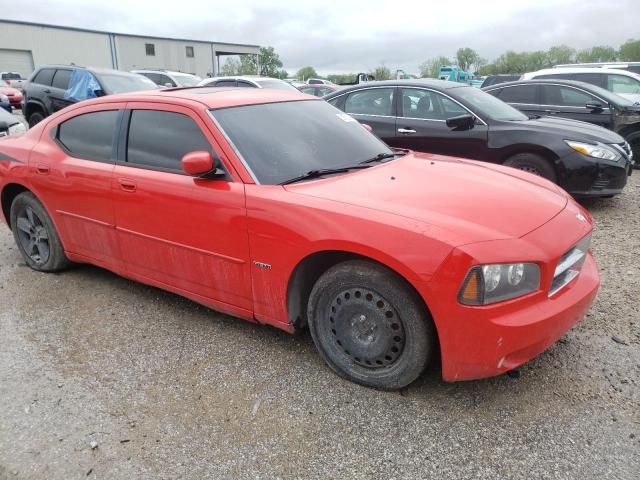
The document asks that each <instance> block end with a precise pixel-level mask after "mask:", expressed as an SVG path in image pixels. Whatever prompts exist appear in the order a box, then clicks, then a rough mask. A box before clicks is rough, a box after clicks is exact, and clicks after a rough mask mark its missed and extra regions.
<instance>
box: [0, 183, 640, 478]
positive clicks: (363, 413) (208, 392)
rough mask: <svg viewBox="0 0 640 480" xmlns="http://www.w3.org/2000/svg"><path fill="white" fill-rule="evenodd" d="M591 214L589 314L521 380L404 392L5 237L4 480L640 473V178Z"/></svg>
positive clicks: (429, 383)
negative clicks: (34, 263) (593, 261)
mask: <svg viewBox="0 0 640 480" xmlns="http://www.w3.org/2000/svg"><path fill="white" fill-rule="evenodd" d="M587 206H588V208H589V210H590V211H591V213H592V214H593V215H594V217H595V219H596V232H595V239H594V242H595V246H594V251H595V254H596V258H597V260H598V262H599V264H600V268H601V272H602V281H603V286H602V290H601V291H600V294H599V296H598V299H597V301H596V303H595V305H594V306H593V308H592V310H591V312H590V313H589V314H588V315H587V317H586V318H585V319H584V321H583V322H581V323H580V324H579V325H578V326H577V327H576V328H574V329H573V330H572V331H570V332H569V333H568V334H567V335H566V336H565V337H564V338H563V339H562V341H561V342H560V343H558V344H557V345H555V346H554V347H553V348H551V349H550V350H549V351H547V352H546V353H544V354H543V355H542V356H540V357H539V358H538V359H536V360H534V361H532V362H530V363H529V364H527V365H526V366H524V367H523V368H521V369H520V373H521V375H520V377H519V378H510V377H508V376H503V377H500V378H494V379H489V380H483V381H475V382H467V383H458V384H446V383H444V382H442V381H441V380H440V379H439V377H438V372H437V370H436V369H432V370H431V371H429V372H427V373H426V374H425V375H424V376H423V377H422V378H421V379H420V380H419V381H418V382H417V383H416V384H414V385H413V386H411V387H410V388H409V389H408V390H406V391H403V392H401V393H386V392H378V391H375V390H370V389H366V388H362V387H359V386H357V385H355V384H352V383H349V382H347V381H344V380H341V379H340V378H338V377H337V376H336V375H334V374H333V373H331V372H330V371H329V369H328V368H327V367H325V365H324V364H323V363H322V361H321V360H320V358H319V356H318V355H316V353H315V351H314V348H313V345H312V342H311V339H310V337H309V335H308V334H307V333H303V334H300V335H298V336H294V337H291V336H288V335H286V334H284V333H282V332H279V331H277V330H274V329H272V328H268V327H262V326H257V325H252V324H249V323H246V322H242V321H239V320H235V319H233V318H230V317H227V316H225V315H220V314H217V313H215V312H212V311H210V310H207V309H205V308H203V307H200V306H198V305H196V304H194V303H191V302H189V301H187V300H184V299H181V298H179V297H177V296H174V295H171V294H167V293H164V292H162V291H160V290H156V289H153V288H149V287H145V286H143V285H139V284H136V283H133V282H130V281H128V280H125V279H122V278H120V277H117V276H115V275H112V274H111V273H108V272H106V271H103V270H100V269H97V268H92V267H86V266H83V267H78V268H75V269H73V270H71V271H68V272H65V273H62V274H57V275H45V274H39V273H35V272H33V271H31V270H30V269H28V268H27V267H26V266H25V265H24V263H23V262H22V259H21V258H20V256H19V254H18V251H17V249H16V247H14V243H13V238H12V236H11V233H10V232H9V230H8V229H7V228H6V226H4V225H0V305H1V306H2V307H1V309H0V332H1V335H0V478H2V479H5V478H9V479H13V478H20V479H23V478H24V479H43V478H47V479H74V478H78V479H80V478H194V479H203V478H212V479H226V478H230V479H231V478H234V479H235V478H355V479H358V478H389V479H391V478H396V479H401V478H487V479H488V478H531V479H533V478H536V479H538V478H539V479H555V478H558V479H565V478H582V479H603V478H612V479H614V478H615V479H637V478H640V389H639V386H640V348H639V347H640V314H639V313H638V312H639V307H640V305H639V301H638V300H639V295H638V291H640V261H639V260H638V258H639V257H638V252H640V172H638V171H636V172H635V175H634V176H633V177H632V179H631V183H630V185H629V186H628V187H627V189H626V191H625V193H624V195H622V196H620V197H618V198H614V199H610V200H601V201H592V202H589V203H588V204H587ZM93 442H95V443H93Z"/></svg>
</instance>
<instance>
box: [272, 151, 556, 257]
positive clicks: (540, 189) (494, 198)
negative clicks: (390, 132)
mask: <svg viewBox="0 0 640 480" xmlns="http://www.w3.org/2000/svg"><path fill="white" fill-rule="evenodd" d="M284 188H285V189H286V190H287V191H288V192H292V193H296V194H300V195H309V196H314V197H319V198H323V199H327V200H332V201H335V202H340V203H343V204H350V205H355V206H358V207H363V208H368V209H373V210H378V211H381V212H385V213H389V214H394V215H399V216H402V217H406V218H410V219H413V220H417V221H420V222H424V223H426V224H428V225H432V226H435V227H438V228H441V229H445V230H447V231H449V232H451V235H450V237H449V238H450V241H451V242H452V243H455V244H456V245H454V246H457V245H462V244H466V243H474V242H479V241H487V240H498V239H506V238H518V237H522V236H523V235H526V234H527V233H529V232H531V231H532V230H535V229H536V228H538V227H540V226H541V225H543V224H545V223H546V222H548V221H549V220H551V219H552V218H553V217H554V216H556V215H557V214H558V213H559V212H560V211H562V210H563V209H564V208H565V206H566V204H567V201H568V195H567V194H566V193H565V192H564V191H563V190H561V189H560V188H559V187H557V186H556V185H554V184H553V183H551V182H548V181H547V180H545V179H543V178H540V177H536V176H535V175H532V174H528V173H526V172H522V171H519V170H515V169H512V168H509V167H502V166H499V165H493V164H488V163H483V162H475V161H472V160H463V159H457V158H453V157H445V156H441V155H432V154H427V153H409V154H407V155H405V156H403V157H401V158H398V159H396V160H392V161H390V162H387V163H384V164H380V165H377V166H375V167H371V168H368V169H365V170H358V171H352V172H350V173H347V174H341V175H335V176H331V177H328V178H324V179H319V180H312V181H307V182H302V183H296V184H291V185H287V186H285V187H284Z"/></svg>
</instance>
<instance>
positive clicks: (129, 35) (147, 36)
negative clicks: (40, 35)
mask: <svg viewBox="0 0 640 480" xmlns="http://www.w3.org/2000/svg"><path fill="white" fill-rule="evenodd" d="M0 23H13V24H17V25H30V26H32V27H43V28H57V29H60V30H73V31H76V32H87V33H100V34H103V35H118V36H120V37H137V38H150V39H154V40H173V41H176V42H192V43H215V44H216V45H230V46H239V47H252V48H260V45H252V44H248V43H229V42H215V41H211V40H193V39H189V38H175V37H157V36H154V35H136V34H132V33H119V32H109V31H106V30H92V29H88V28H78V27H70V26H66V25H51V24H48V23H34V22H26V21H23V20H7V19H4V18H3V19H0Z"/></svg>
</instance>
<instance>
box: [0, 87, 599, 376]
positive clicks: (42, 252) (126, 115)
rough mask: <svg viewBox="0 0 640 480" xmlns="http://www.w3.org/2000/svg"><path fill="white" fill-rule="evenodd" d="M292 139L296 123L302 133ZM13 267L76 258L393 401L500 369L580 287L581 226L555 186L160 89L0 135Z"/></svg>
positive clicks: (559, 329)
mask: <svg viewBox="0 0 640 480" xmlns="http://www.w3.org/2000/svg"><path fill="white" fill-rule="evenodd" d="M310 127H311V128H310ZM0 190H1V192H2V193H1V201H2V212H3V216H4V219H5V220H6V221H7V222H8V224H9V226H10V228H11V229H12V231H13V233H14V236H15V240H16V242H17V245H18V247H19V250H20V252H21V253H22V255H23V256H24V259H25V261H26V262H27V264H28V265H29V266H31V267H32V268H33V269H35V270H38V271H43V272H54V271H58V270H61V269H64V268H66V267H68V266H69V265H71V263H72V262H76V263H91V264H95V265H99V266H101V267H104V268H107V269H109V270H111V271H113V272H115V273H117V274H120V275H123V276H125V277H128V278H131V279H135V280H137V281H140V282H143V283H146V284H149V285H154V286H156V287H159V288H162V289H165V290H169V291H172V292H176V293H178V294H180V295H183V296H185V297H188V298H190V299H193V300H195V301H196V302H199V303H202V304H204V305H208V306H210V307H212V308H214V309H216V310H220V311H223V312H227V313H229V314H232V315H235V316H238V317H241V318H244V319H246V320H250V321H255V322H259V323H264V324H269V325H273V326H276V327H278V328H281V329H283V330H286V331H287V332H294V331H296V330H297V329H300V328H303V327H305V326H308V327H309V329H310V331H311V334H312V337H313V340H314V342H315V344H316V346H317V348H318V350H319V352H320V354H321V355H322V357H323V358H324V359H325V360H326V362H327V363H328V364H329V366H330V367H331V368H332V369H334V370H335V371H336V372H337V373H338V374H340V375H342V376H344V377H346V378H349V379H351V380H353V381H356V382H359V383H361V384H364V385H368V386H373V387H378V388H389V389H391V388H400V387H403V386H405V385H408V384H409V383H411V382H412V381H413V380H415V379H416V378H417V377H418V376H419V375H420V373H421V372H422V371H423V370H424V368H425V367H426V365H427V364H428V363H429V361H430V359H431V358H432V354H433V353H435V352H438V353H439V354H440V355H441V357H442V376H443V378H444V379H445V380H448V381H455V380H468V379H474V378H481V377H487V376H491V375H497V374H500V373H503V372H505V371H508V370H510V369H513V368H515V367H517V366H519V365H521V364H522V363H524V362H526V361H527V360H529V359H531V358H533V357H535V356H536V355H538V354H539V353H540V352H542V351H543V350H545V349H546V348H547V347H549V346H550V345H551V344H553V343H554V342H555V341H556V340H557V339H558V338H559V337H560V336H561V335H562V334H563V333H564V332H566V331H567V330H568V329H569V328H571V327H572V326H573V325H574V324H575V323H576V322H577V321H578V320H579V319H580V318H581V317H582V316H583V315H584V314H585V312H586V311H587V309H588V308H589V306H590V305H591V303H592V301H593V299H594V297H595V295H596V291H597V289H598V285H599V277H598V270H597V267H596V264H595V262H594V259H593V257H592V255H591V251H590V245H589V242H590V237H591V235H590V234H591V218H590V216H589V215H588V213H587V212H586V211H585V210H583V209H582V208H581V207H580V206H579V205H578V204H577V203H575V202H574V201H573V200H572V199H571V198H570V197H569V195H567V194H566V193H565V192H564V191H562V190H561V189H560V188H559V187H557V186H556V185H553V184H552V183H550V182H548V181H546V180H544V179H542V178H539V177H535V176H533V175H530V174H528V173H525V172H522V171H518V170H514V169H510V168H507V167H501V166H496V165H491V164H487V163H477V162H473V161H467V160H463V159H458V158H450V157H443V156H437V155H428V154H415V153H411V152H408V151H400V150H395V151H394V150H391V149H389V148H388V147H387V146H386V145H385V144H384V143H382V142H381V141H380V140H378V139H377V138H376V137H375V136H373V135H372V134H370V133H369V132H368V131H367V130H366V129H365V128H364V127H363V126H362V125H360V124H359V123H357V122H356V121H354V120H353V119H352V118H351V117H350V116H348V115H345V114H344V113H342V112H340V111H339V110H337V109H335V108H334V107H332V106H331V105H329V104H327V103H326V102H324V101H322V100H319V99H317V98H314V97H311V96H307V95H303V94H300V93H296V92H293V93H292V92H289V91H284V90H278V91H275V90H263V89H221V88H216V89H208V88H191V89H189V88H178V89H168V90H165V91H150V92H136V93H131V94H123V95H115V96H108V97H103V98H99V99H95V100H91V101H86V102H82V103H79V104H77V105H73V106H70V107H67V108H65V109H64V110H62V111H60V112H58V113H57V114H55V115H52V116H50V117H48V118H46V119H45V120H43V121H42V122H41V123H39V124H38V125H37V126H35V127H34V128H32V129H31V130H29V132H28V133H26V134H25V135H24V136H21V137H18V138H8V139H0Z"/></svg>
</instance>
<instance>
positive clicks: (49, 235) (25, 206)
mask: <svg viewBox="0 0 640 480" xmlns="http://www.w3.org/2000/svg"><path fill="white" fill-rule="evenodd" d="M10 221H11V230H12V231H13V236H14V238H15V241H16V243H17V245H18V249H19V250H20V253H21V254H22V257H23V258H24V260H25V262H26V263H27V265H29V266H30V267H31V268H33V269H34V270H38V271H40V272H57V271H58V270H62V269H64V268H66V267H68V266H69V265H70V263H71V262H69V260H68V259H67V256H66V255H65V253H64V249H63V248H62V243H61V242H60V238H59V237H58V233H57V232H56V229H55V227H54V226H53V222H52V221H51V218H50V217H49V214H48V213H47V211H46V210H45V209H44V207H43V206H42V204H41V203H40V202H39V201H38V199H37V198H36V197H35V196H34V195H33V194H32V193H30V192H24V193H21V194H20V195H18V196H17V197H16V198H15V200H14V201H13V203H12V204H11V213H10Z"/></svg>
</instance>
